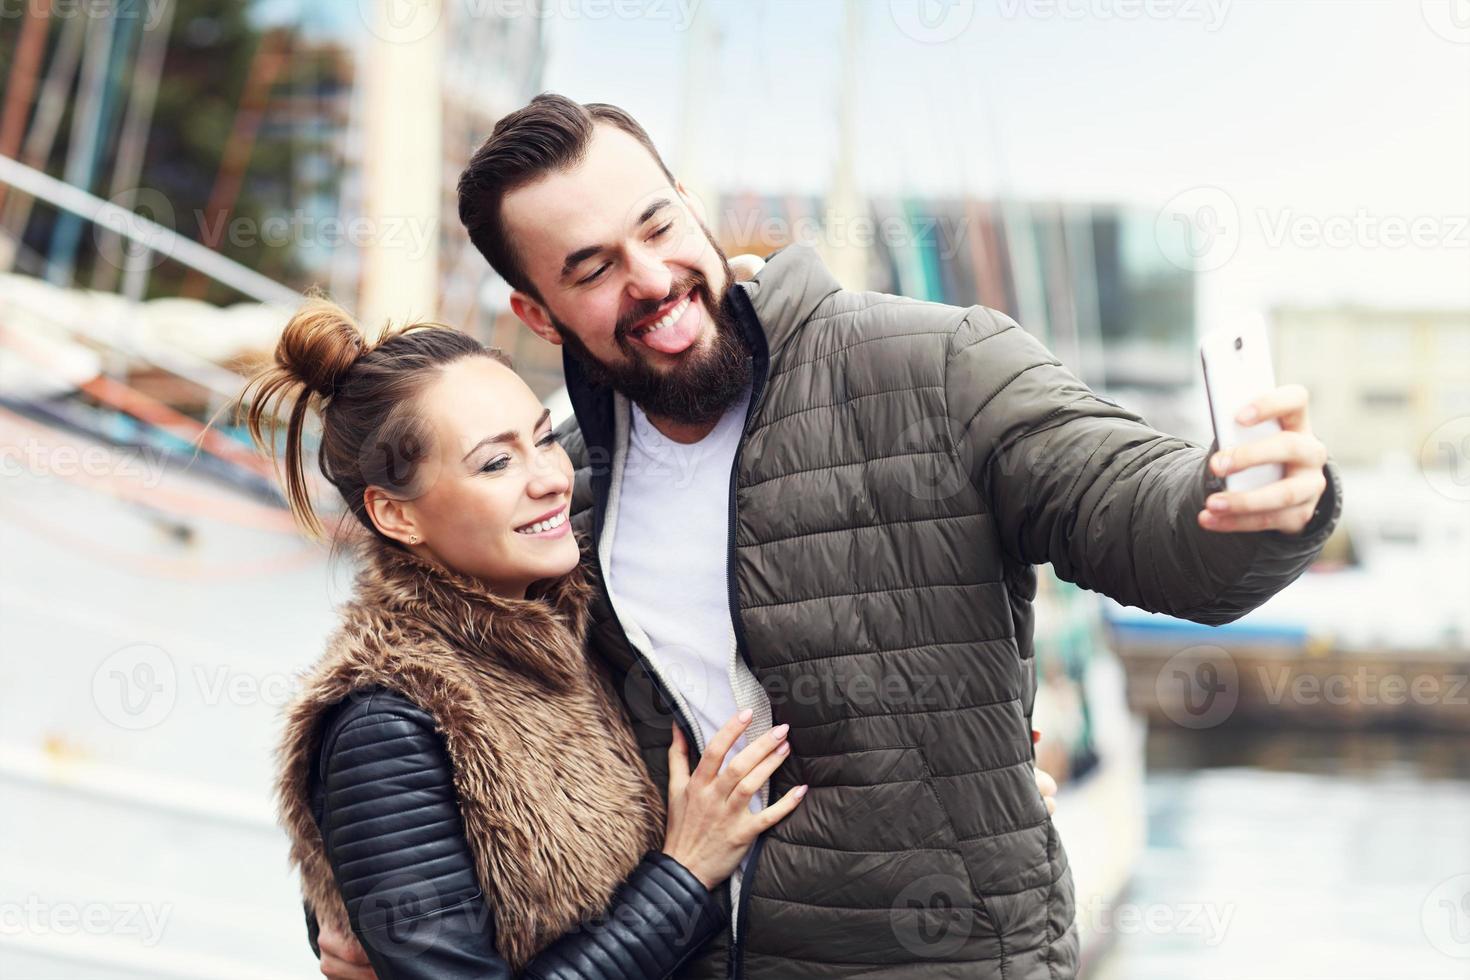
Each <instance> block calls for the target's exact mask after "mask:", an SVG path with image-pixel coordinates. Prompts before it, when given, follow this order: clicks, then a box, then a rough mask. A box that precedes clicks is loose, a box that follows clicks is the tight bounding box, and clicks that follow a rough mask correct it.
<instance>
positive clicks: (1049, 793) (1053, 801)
mask: <svg viewBox="0 0 1470 980" xmlns="http://www.w3.org/2000/svg"><path fill="white" fill-rule="evenodd" d="M1036 788H1037V789H1038V790H1040V791H1041V799H1042V802H1044V803H1045V804H1046V812H1047V813H1048V814H1052V813H1056V812H1057V781H1056V780H1055V779H1052V778H1051V775H1050V774H1049V773H1047V772H1046V771H1045V770H1042V769H1038V770H1036Z"/></svg>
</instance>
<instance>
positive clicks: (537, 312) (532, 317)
mask: <svg viewBox="0 0 1470 980" xmlns="http://www.w3.org/2000/svg"><path fill="white" fill-rule="evenodd" d="M510 309H511V312H512V313H514V314H515V315H516V316H517V317H518V318H520V321H521V322H522V323H524V324H525V325H526V326H528V327H530V328H531V330H532V332H533V333H535V334H536V336H538V337H540V338H541V339H542V340H544V341H546V342H547V343H551V344H556V345H557V346H558V347H560V346H561V331H559V330H557V329H556V327H555V326H553V325H552V323H551V314H549V313H547V312H546V307H544V306H542V305H541V304H540V303H539V302H537V301H536V300H535V299H533V298H532V297H531V295H530V294H529V293H523V292H521V291H520V290H519V289H517V290H515V291H513V292H512V293H511V294H510Z"/></svg>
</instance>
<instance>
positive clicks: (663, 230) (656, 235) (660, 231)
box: [652, 221, 674, 238]
mask: <svg viewBox="0 0 1470 980" xmlns="http://www.w3.org/2000/svg"><path fill="white" fill-rule="evenodd" d="M672 227H674V223H673V222H672V221H670V222H669V223H668V224H666V225H664V226H663V227H662V228H660V229H658V230H657V231H655V232H654V233H653V236H652V237H654V238H662V237H664V234H665V233H666V232H667V231H668V230H669V229H670V228H672Z"/></svg>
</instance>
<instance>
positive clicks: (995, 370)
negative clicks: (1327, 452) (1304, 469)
mask: <svg viewBox="0 0 1470 980" xmlns="http://www.w3.org/2000/svg"><path fill="white" fill-rule="evenodd" d="M945 395H946V408H947V412H948V415H949V417H950V424H951V432H952V435H953V438H954V444H955V448H956V450H957V452H958V453H959V456H960V459H961V461H962V464H963V465H964V466H965V467H966V468H967V469H968V471H969V476H970V478H971V481H972V482H973V483H974V484H975V485H976V486H977V487H979V488H980V489H981V492H982V493H984V494H985V495H986V497H987V498H988V499H989V501H990V504H991V507H992V510H993V514H994V516H995V520H996V531H997V533H998V534H999V536H1000V541H1001V544H1002V547H1003V548H1004V549H1005V552H1006V554H1007V555H1008V556H1010V557H1011V559H1012V560H1014V561H1017V562H1022V563H1026V564H1033V565H1039V564H1044V563H1046V562H1051V563H1052V565H1053V567H1054V568H1055V569H1056V572H1057V574H1058V575H1060V576H1061V577H1062V578H1064V579H1066V580H1067V581H1070V582H1076V583H1077V584H1078V585H1081V586H1083V587H1085V588H1089V589H1093V590H1095V591H1097V592H1102V593H1104V594H1106V595H1108V596H1111V597H1112V598H1114V599H1116V600H1118V601H1119V602H1121V603H1124V604H1125V605H1131V606H1139V607H1141V608H1143V609H1147V610H1149V611H1152V612H1160V613H1167V614H1169V615H1173V616H1178V617H1181V618H1184V619H1190V620H1194V621H1196V622H1200V623H1205V624H1209V625H1219V624H1221V623H1227V622H1230V621H1231V620H1234V619H1237V618H1239V617H1240V616H1242V615H1244V614H1245V613H1247V612H1249V611H1250V610H1251V609H1254V608H1255V607H1256V606H1258V605H1260V604H1261V603H1262V602H1264V601H1265V600H1266V599H1268V598H1269V597H1270V596H1272V595H1273V594H1275V593H1276V592H1277V591H1279V590H1280V589H1281V588H1283V587H1284V586H1286V585H1287V584H1288V583H1290V582H1291V581H1292V580H1294V579H1295V578H1296V577H1297V576H1298V575H1300V574H1301V573H1302V572H1303V571H1304V570H1305V569H1306V567H1307V565H1308V564H1310V563H1311V561H1312V559H1313V558H1314V557H1315V556H1316V555H1317V553H1318V552H1319V551H1320V550H1321V548H1322V545H1323V543H1324V542H1325V541H1326V540H1327V537H1328V535H1329V534H1330V533H1331V532H1332V529H1333V527H1334V525H1335V524H1336V522H1337V518H1338V515H1339V513H1340V511H1341V508H1342V503H1341V485H1340V482H1339V478H1338V474H1337V467H1336V465H1335V464H1334V463H1332V462H1329V463H1328V464H1327V466H1326V467H1325V476H1326V479H1327V487H1326V489H1325V490H1324V491H1323V494H1322V497H1321V500H1320V502H1319V504H1318V507H1317V511H1316V513H1315V514H1314V515H1313V517H1312V520H1311V522H1310V523H1309V524H1308V525H1307V527H1306V528H1304V529H1303V531H1302V532H1301V533H1300V534H1298V535H1287V534H1282V533H1281V532H1278V531H1261V532H1256V533H1234V534H1224V533H1219V532H1213V531H1206V530H1204V529H1203V528H1201V527H1200V526H1199V523H1198V521H1197V520H1196V515H1197V514H1198V513H1199V511H1200V510H1201V509H1202V508H1203V507H1204V499H1205V496H1206V495H1207V494H1208V493H1209V492H1212V491H1213V489H1214V481H1215V480H1216V478H1215V477H1214V476H1213V475H1212V474H1211V473H1210V472H1209V469H1208V466H1207V461H1208V456H1209V453H1208V451H1207V450H1206V449H1205V448H1203V447H1201V446H1199V445H1196V444H1194V443H1191V442H1188V441H1186V440H1183V439H1179V438H1175V437H1173V436H1169V435H1165V434H1163V433H1161V432H1158V431H1156V430H1154V429H1152V428H1150V427H1149V426H1148V425H1147V424H1145V423H1144V421H1143V419H1141V418H1140V417H1138V416H1137V415H1135V414H1134V413H1132V412H1130V411H1128V410H1127V409H1124V408H1122V407H1121V406H1119V405H1117V404H1115V403H1113V402H1111V401H1108V400H1106V399H1104V398H1102V397H1100V396H1098V395H1096V394H1094V393H1093V392H1092V391H1091V390H1090V389H1089V388H1088V387H1087V386H1086V385H1084V384H1083V383H1082V382H1081V381H1080V380H1078V379H1077V378H1076V377H1075V376H1074V375H1073V374H1072V373H1071V372H1069V371H1068V370H1067V369H1066V368H1065V367H1063V366H1062V364H1061V363H1060V362H1059V361H1058V360H1057V359H1056V358H1055V357H1054V356H1052V354H1051V352H1049V351H1048V350H1047V349H1046V348H1045V347H1044V346H1043V345H1042V344H1041V343H1040V342H1039V341H1038V340H1036V338H1034V337H1033V336H1031V335H1030V334H1028V333H1027V332H1026V331H1024V330H1022V329H1021V328H1020V327H1019V326H1017V325H1016V323H1015V322H1014V321H1012V320H1011V319H1009V318H1007V317H1005V316H1003V315H1001V314H999V313H996V312H995V311H993V310H988V309H985V308H983V307H976V308H975V309H973V310H972V311H971V312H970V315H969V317H968V318H967V321H966V323H965V324H964V325H963V326H962V327H961V328H960V329H959V330H958V331H957V332H956V333H955V335H954V337H953V338H952V339H951V342H950V347H949V352H948V361H947V365H946V369H945Z"/></svg>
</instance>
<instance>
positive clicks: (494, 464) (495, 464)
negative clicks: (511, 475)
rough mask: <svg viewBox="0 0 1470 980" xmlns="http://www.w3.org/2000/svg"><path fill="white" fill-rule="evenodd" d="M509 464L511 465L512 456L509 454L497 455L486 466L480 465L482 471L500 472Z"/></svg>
mask: <svg viewBox="0 0 1470 980" xmlns="http://www.w3.org/2000/svg"><path fill="white" fill-rule="evenodd" d="M509 465H510V457H509V456H496V457H495V458H494V459H492V460H491V461H490V462H488V463H486V464H485V465H484V466H482V467H480V472H481V473H499V472H500V471H501V470H503V469H505V468H506V467H507V466H509Z"/></svg>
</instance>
